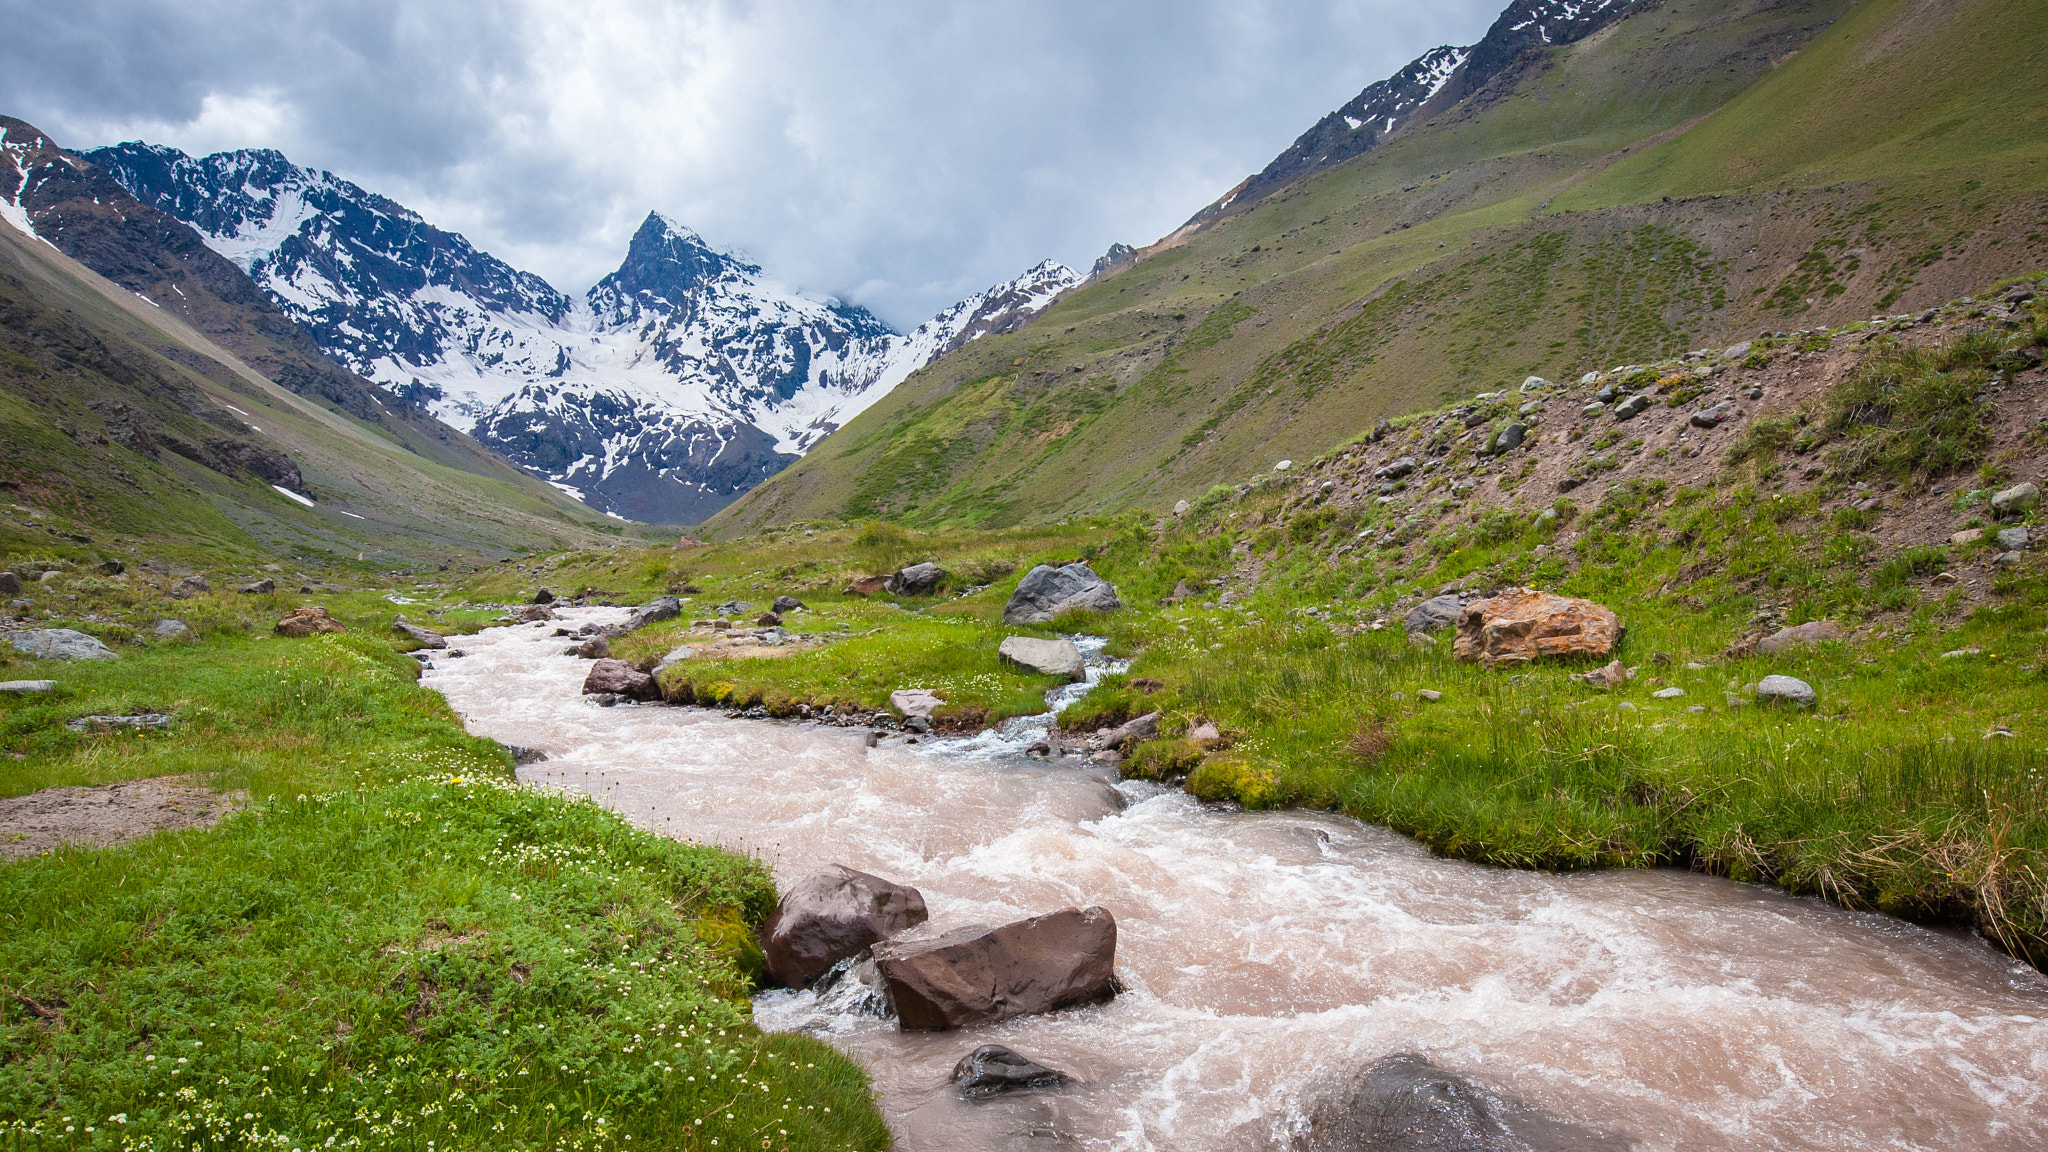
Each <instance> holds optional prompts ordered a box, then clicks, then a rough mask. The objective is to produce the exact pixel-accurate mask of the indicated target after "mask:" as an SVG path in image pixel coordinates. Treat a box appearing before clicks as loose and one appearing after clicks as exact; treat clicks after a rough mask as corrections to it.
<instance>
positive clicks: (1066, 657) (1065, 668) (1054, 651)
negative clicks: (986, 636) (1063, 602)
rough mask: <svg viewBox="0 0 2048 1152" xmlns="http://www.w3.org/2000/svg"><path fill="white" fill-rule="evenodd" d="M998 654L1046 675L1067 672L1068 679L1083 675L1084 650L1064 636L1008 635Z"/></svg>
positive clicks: (1059, 674) (1076, 678) (1013, 662)
mask: <svg viewBox="0 0 2048 1152" xmlns="http://www.w3.org/2000/svg"><path fill="white" fill-rule="evenodd" d="M996 656H997V657H998V658H1000V659H1003V660H1007V661H1009V662H1010V663H1012V664H1016V665H1019V666H1021V667H1024V668H1027V669H1030V670H1031V671H1033V672H1038V673H1042V674H1044V675H1047V676H1064V677H1065V678H1067V679H1068V680H1080V679H1082V678H1083V676H1084V673H1083V671H1082V660H1081V650H1080V649H1079V648H1077V647H1075V646H1074V642H1073V641H1072V640H1068V639H1066V638H1065V637H1061V638H1060V639H1058V640H1039V639H1036V638H1035V637H1031V636H1005V637H1004V638H1003V642H1002V644H1001V645H1000V646H999V647H998V648H997V649H996Z"/></svg>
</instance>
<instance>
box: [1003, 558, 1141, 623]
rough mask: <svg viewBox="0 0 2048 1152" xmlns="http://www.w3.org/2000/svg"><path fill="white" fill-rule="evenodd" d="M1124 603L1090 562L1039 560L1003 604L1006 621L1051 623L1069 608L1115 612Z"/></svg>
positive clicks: (1113, 587)
mask: <svg viewBox="0 0 2048 1152" xmlns="http://www.w3.org/2000/svg"><path fill="white" fill-rule="evenodd" d="M1123 606H1124V602H1123V601H1122V600H1121V599H1119V598H1118V597H1117V594H1116V586H1115V585H1113V584H1111V583H1110V582H1109V581H1107V580H1104V579H1103V578H1102V577H1100V576H1097V575H1096V574H1095V569H1093V568H1090V567H1089V566H1088V565H1086V564H1079V563H1076V564H1068V565H1066V566H1064V567H1061V568H1054V567H1051V566H1050V565H1046V564H1040V565H1039V566H1038V567H1036V568H1033V569H1032V570H1031V571H1029V572H1026V573H1025V574H1024V579H1022V580H1019V581H1018V582H1017V590H1016V591H1015V592H1013V593H1011V594H1010V602H1009V603H1008V604H1006V605H1004V606H1003V623H1005V624H1049V623H1051V622H1052V621H1053V619H1054V618H1055V617H1058V616H1060V615H1062V614H1064V613H1067V612H1080V611H1086V612H1114V611H1116V610H1117V609H1119V608H1122V607H1123Z"/></svg>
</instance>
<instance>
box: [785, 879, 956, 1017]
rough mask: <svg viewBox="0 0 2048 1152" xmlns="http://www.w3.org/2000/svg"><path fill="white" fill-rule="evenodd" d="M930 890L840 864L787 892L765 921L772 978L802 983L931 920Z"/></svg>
mask: <svg viewBox="0 0 2048 1152" xmlns="http://www.w3.org/2000/svg"><path fill="white" fill-rule="evenodd" d="M929 915H930V914H929V913H927V912H926V911H925V907H924V894H923V893H921V892H919V891H918V890H917V889H915V888H911V887H908V886H906V885H902V884H892V883H890V882H889V881H887V880H884V879H882V878H881V877H880V876H870V875H868V874H867V873H865V872H856V871H854V870H853V869H851V868H848V867H846V866H845V865H843V864H834V865H833V866H832V867H830V868H827V869H825V870H824V871H823V872H813V873H811V874H810V875H809V876H806V877H804V878H803V879H801V880H799V881H797V882H796V884H795V885H794V886H792V887H791V888H790V890H789V891H788V892H786V893H784V894H783V897H782V903H780V904H778V905H776V907H775V912H774V914H773V915H771V916H769V917H768V922H767V923H766V924H764V925H762V926H761V951H762V953H763V955H764V957H765V959H766V961H767V966H768V978H769V979H770V980H773V981H774V982H775V983H777V984H780V985H782V986H783V987H784V988H802V987H805V986H807V985H809V984H810V983H811V982H812V981H814V980H816V979H817V978H818V977H820V976H823V975H824V974H825V973H826V972H827V971H829V970H831V968H832V966H833V965H834V964H837V963H839V962H840V961H841V960H845V959H847V958H848V957H851V956H858V955H860V954H861V953H862V952H863V951H866V950H867V949H868V948H869V947H870V946H871V945H874V944H879V943H881V942H882V941H884V940H887V939H888V938H889V937H891V936H894V935H896V934H897V933H899V932H904V931H907V930H909V929H911V928H915V927H917V926H918V925H919V924H922V923H924V922H925V920H926V919H927V918H928V917H929Z"/></svg>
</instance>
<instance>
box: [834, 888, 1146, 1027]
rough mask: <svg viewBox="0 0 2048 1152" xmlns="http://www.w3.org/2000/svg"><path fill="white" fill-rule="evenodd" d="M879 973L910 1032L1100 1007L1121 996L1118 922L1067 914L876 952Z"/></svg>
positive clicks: (1091, 912)
mask: <svg viewBox="0 0 2048 1152" xmlns="http://www.w3.org/2000/svg"><path fill="white" fill-rule="evenodd" d="M874 956H875V966H876V969H877V970H878V972H879V973H880V975H881V977H882V980H883V982H884V985H885V987H886V988H887V991H888V996H889V1003H890V1005H891V1006H892V1007H893V1008H894V1009H895V1010H896V1022H897V1024H898V1025H899V1026H900V1027H902V1028H903V1029H904V1030H905V1031H910V1032H934V1031H941V1030H944V1029H947V1028H966V1027H970V1026H972V1025H976V1024H993V1023H995V1022H996V1021H998V1020H1008V1019H1010V1018H1011V1017H1013V1016H1028V1015H1031V1014H1034V1013H1038V1012H1053V1011H1057V1010H1058V1009H1061V1008H1073V1007H1077V1006H1080V1005H1084V1004H1099V1003H1101V1002H1102V1001H1104V1000H1107V999H1109V998H1110V997H1112V996H1115V995H1116V993H1117V984H1116V975H1115V971H1114V969H1115V964H1116V919H1115V917H1113V916H1111V915H1110V914H1109V910H1108V909H1106V908H1097V907H1088V908H1065V909H1062V910H1060V911H1058V912H1052V913H1048V914H1046V915H1044V916H1033V917H1031V918H1030V919H1028V920H1018V921H1016V922H1014V923H1010V924H1005V925H1003V926H1001V927H999V928H963V929H961V930H959V931H957V932H948V933H946V934H945V935H943V936H940V937H938V938H936V939H932V940H919V941H914V942H904V941H885V942H883V943H881V944H877V945H875V948H874Z"/></svg>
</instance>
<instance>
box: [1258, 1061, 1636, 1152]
mask: <svg viewBox="0 0 2048 1152" xmlns="http://www.w3.org/2000/svg"><path fill="white" fill-rule="evenodd" d="M1630 1145H1631V1142H1630V1141H1628V1140H1625V1139H1621V1138H1618V1137H1614V1136H1608V1135H1604V1134H1602V1133H1598V1132H1594V1131H1591V1130H1589V1129H1585V1128H1580V1127H1578V1126H1577V1125H1574V1124H1569V1123H1566V1122H1565V1121H1562V1120H1559V1119H1557V1118H1555V1117H1552V1116H1547V1115H1545V1114H1543V1113H1541V1112H1539V1111H1537V1110H1535V1109H1533V1108H1530V1107H1528V1106H1527V1105H1524V1104H1520V1103H1518V1102H1515V1101H1511V1100H1504V1099H1501V1098H1499V1097H1496V1096H1494V1095H1492V1094H1490V1093H1488V1092H1487V1091H1486V1090H1485V1089H1483V1088H1480V1087H1479V1086H1478V1085H1476V1084H1474V1083H1472V1082H1471V1081H1469V1080H1466V1079H1464V1078H1462V1077H1459V1076H1454V1075H1452V1074H1451V1073H1449V1072H1446V1071H1444V1070H1443V1069H1441V1068H1438V1067H1437V1066H1436V1065H1434V1064H1431V1063H1430V1062H1429V1061H1428V1060H1426V1059H1424V1058H1423V1057H1421V1056H1417V1055H1415V1054H1413V1053H1406V1052H1404V1053H1401V1054H1399V1055H1395V1056H1388V1057H1386V1058H1384V1059H1381V1060H1376V1061H1374V1062H1373V1063H1372V1064H1369V1065H1367V1066H1366V1068H1365V1070H1364V1071H1363V1072H1361V1073H1359V1076H1358V1079H1357V1080H1356V1081H1354V1082H1353V1084H1352V1086H1351V1088H1350V1090H1349V1091H1348V1092H1346V1093H1344V1094H1343V1095H1341V1096H1340V1097H1338V1098H1335V1099H1332V1100H1328V1101H1326V1102H1324V1104H1323V1105H1322V1106H1321V1107H1319V1108H1317V1109H1316V1110H1315V1112H1314V1114H1313V1115H1312V1117H1311V1118H1310V1121H1309V1130H1308V1132H1307V1133H1306V1134H1304V1135H1303V1136H1301V1137H1300V1138H1298V1139H1297V1140H1296V1141H1295V1144H1294V1147H1295V1148H1296V1149H1297V1150H1298V1152H1628V1149H1629V1147H1630Z"/></svg>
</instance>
